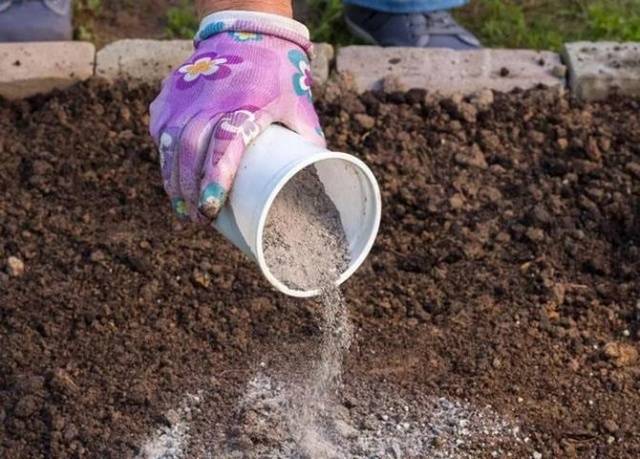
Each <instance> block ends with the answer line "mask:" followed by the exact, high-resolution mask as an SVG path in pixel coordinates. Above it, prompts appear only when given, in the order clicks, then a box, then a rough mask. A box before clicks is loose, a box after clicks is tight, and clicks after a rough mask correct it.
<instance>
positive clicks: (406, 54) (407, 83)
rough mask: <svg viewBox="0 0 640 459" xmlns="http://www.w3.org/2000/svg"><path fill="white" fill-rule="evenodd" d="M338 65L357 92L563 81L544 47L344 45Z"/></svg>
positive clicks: (465, 90) (463, 89)
mask: <svg viewBox="0 0 640 459" xmlns="http://www.w3.org/2000/svg"><path fill="white" fill-rule="evenodd" d="M336 68H337V71H338V72H339V73H350V74H351V75H352V76H353V80H354V83H355V86H356V89H357V90H358V91H360V92H362V91H366V90H369V89H385V88H394V89H411V88H425V89H427V90H429V91H432V92H439V93H441V94H443V95H451V94H456V93H462V94H473V93H477V92H478V91H481V90H483V89H492V90H494V91H504V92H506V91H510V90H512V89H514V88H522V89H528V88H532V87H535V86H537V85H540V84H544V85H546V86H549V87H564V86H565V85H566V81H565V78H564V77H563V74H564V66H563V64H562V62H561V60H560V56H559V55H558V54H556V53H552V52H548V51H542V52H538V51H531V50H504V49H483V50H476V51H452V50H447V49H418V48H380V47H376V46H347V47H345V48H341V49H340V50H338V55H337V58H336ZM389 82H392V83H393V84H390V83H389Z"/></svg>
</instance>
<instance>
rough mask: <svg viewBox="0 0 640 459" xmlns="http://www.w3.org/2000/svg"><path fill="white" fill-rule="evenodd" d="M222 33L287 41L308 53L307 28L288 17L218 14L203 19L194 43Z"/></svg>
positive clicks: (259, 13)
mask: <svg viewBox="0 0 640 459" xmlns="http://www.w3.org/2000/svg"><path fill="white" fill-rule="evenodd" d="M224 32H239V33H259V34H264V35H270V36H274V37H279V38H282V39H285V40H288V41H291V42H293V43H295V44H296V45H298V46H299V47H301V48H302V49H304V51H305V52H306V53H307V54H309V53H310V52H311V47H312V45H311V41H310V38H309V29H307V27H306V26H305V25H304V24H302V23H300V22H298V21H296V20H294V19H291V18H288V17H285V16H279V15H277V14H270V13H261V12H258V11H236V10H228V11H220V12H217V13H212V14H209V15H208V16H205V17H204V19H202V21H201V22H200V28H199V29H198V32H197V33H196V36H195V38H194V42H195V45H196V47H197V46H198V44H199V43H201V42H202V41H204V40H207V39H209V38H211V37H213V36H214V35H217V34H219V33H224Z"/></svg>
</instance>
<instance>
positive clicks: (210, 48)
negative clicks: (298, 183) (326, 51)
mask: <svg viewBox="0 0 640 459" xmlns="http://www.w3.org/2000/svg"><path fill="white" fill-rule="evenodd" d="M195 48H196V49H195V53H194V54H193V56H192V57H191V58H190V59H189V60H188V61H187V62H186V63H185V64H183V65H182V66H180V67H179V68H178V69H177V70H176V71H175V72H173V73H172V74H171V75H170V76H169V77H168V78H167V79H165V81H164V83H163V87H162V91H161V93H160V95H159V96H158V98H157V99H156V100H155V101H154V102H153V103H152V104H151V135H152V136H153V137H154V139H155V140H156V143H157V144H158V147H159V150H160V158H161V166H162V178H163V181H164V186H165V189H166V191H167V193H168V195H169V197H170V198H171V202H172V206H173V208H174V210H175V211H176V213H177V214H178V215H179V216H180V217H186V216H190V217H191V219H193V220H196V221H200V222H210V221H211V220H212V219H214V218H215V217H216V215H217V214H218V212H219V211H220V209H221V207H222V206H223V205H224V203H225V200H226V198H227V195H228V193H229V192H230V190H231V186H232V184H233V179H234V176H235V174H236V170H237V168H238V165H239V163H240V160H241V158H242V155H243V153H244V151H245V149H246V148H247V145H249V143H250V142H251V141H252V140H253V139H254V138H256V137H257V136H258V135H259V134H260V133H261V132H262V131H263V130H264V129H265V128H266V127H268V126H269V125H270V124H272V123H281V124H284V125H285V126H287V127H288V128H290V129H292V130H294V131H296V132H297V133H299V134H300V135H302V136H304V137H306V138H307V139H309V140H310V141H312V142H314V143H317V144H319V145H322V146H324V137H323V135H322V131H321V129H320V125H319V122H318V117H317V115H316V112H315V110H314V108H313V104H312V100H311V68H310V65H309V59H308V55H307V53H308V52H309V50H310V48H311V43H310V41H309V36H308V30H307V28H306V27H305V26H303V25H302V24H300V23H298V22H296V21H294V20H293V19H289V18H285V17H281V16H277V15H272V14H266V13H255V12H246V11H226V12H221V13H214V14H212V15H209V16H207V17H206V18H205V19H204V20H203V21H202V24H201V26H200V30H199V31H198V34H197V35H196V40H195Z"/></svg>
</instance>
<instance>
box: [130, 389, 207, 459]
mask: <svg viewBox="0 0 640 459" xmlns="http://www.w3.org/2000/svg"><path fill="white" fill-rule="evenodd" d="M201 399H202V395H201V394H200V395H192V394H187V396H186V397H185V399H184V400H183V402H182V403H181V404H180V406H179V407H178V409H177V410H169V411H168V412H167V413H165V414H164V416H163V425H162V426H160V427H159V428H158V429H156V431H155V432H154V433H153V435H152V436H151V437H149V438H148V439H147V440H145V441H144V443H143V444H142V447H141V448H140V452H139V453H138V455H137V456H136V459H179V458H182V457H184V452H185V450H186V448H187V445H188V444H189V438H190V432H189V430H190V422H191V418H192V413H193V411H194V410H197V409H198V404H199V403H200V401H201Z"/></svg>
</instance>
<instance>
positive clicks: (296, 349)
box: [0, 82, 640, 459]
mask: <svg viewBox="0 0 640 459" xmlns="http://www.w3.org/2000/svg"><path fill="white" fill-rule="evenodd" d="M155 93H156V90H155V89H154V88H136V89H127V88H126V87H124V86H115V87H107V86H105V85H102V84H98V83H96V82H89V83H86V84H82V85H79V86H76V87H74V88H72V89H70V90H69V91H65V92H62V93H57V94H54V95H52V96H49V97H36V98H33V99H30V100H27V101H20V102H15V103H10V102H6V101H0V157H2V162H0V349H2V352H0V456H8V457H16V458H22V457H28V458H31V457H42V456H44V457H104V458H130V457H135V455H137V454H138V453H139V452H140V447H141V445H143V444H144V442H145V441H146V439H148V438H149V436H150V435H153V433H154V432H155V431H156V430H157V429H158V427H159V426H160V425H162V423H163V421H162V419H163V416H164V415H165V413H167V411H168V410H171V409H175V407H179V406H180V404H181V403H182V400H183V398H184V394H186V393H198V392H197V391H198V390H199V389H202V391H203V398H202V402H201V403H200V405H199V411H198V412H195V413H193V415H192V417H193V419H192V421H191V422H190V423H189V426H190V428H189V432H190V435H191V436H190V442H189V444H188V445H187V450H186V453H185V455H186V457H189V458H192V457H193V458H201V457H202V458H207V457H211V454H208V452H210V451H212V448H211V447H212V446H215V445H219V444H224V443H220V442H219V441H218V439H216V438H214V437H215V436H214V433H215V432H224V431H225V430H224V429H225V428H228V427H229V426H232V425H233V423H234V422H235V420H236V419H237V417H236V416H237V409H238V403H239V401H240V400H243V397H244V396H245V395H246V389H247V386H248V384H249V382H250V381H251V380H252V379H254V378H255V377H256V375H257V372H256V369H257V368H262V367H261V366H260V362H264V363H265V367H264V368H265V370H263V371H264V373H263V375H264V376H265V377H266V376H268V377H269V378H270V380H271V381H272V384H276V385H277V384H284V381H286V378H282V376H281V375H282V374H291V371H289V370H288V369H287V371H284V372H280V369H278V368H277V365H278V362H282V361H283V360H284V361H289V360H290V361H293V362H292V364H293V363H296V364H297V363H300V362H301V363H302V364H301V365H299V366H300V368H304V369H305V371H306V369H307V368H306V367H305V366H304V363H305V362H306V363H307V365H308V363H309V361H311V360H312V358H311V357H312V356H317V352H318V351H317V350H318V344H317V343H319V342H320V338H321V336H322V330H321V329H320V327H319V326H318V320H317V318H318V317H319V315H320V313H321V311H320V306H319V305H318V304H317V303H316V302H314V301H304V302H302V304H301V303H300V302H299V301H295V302H294V301H291V300H289V299H287V298H283V295H280V294H277V293H275V292H273V291H271V290H270V289H269V286H268V285H267V284H266V282H265V281H264V280H263V279H262V278H261V276H260V274H259V273H258V272H257V270H256V269H255V266H254V264H253V263H252V262H250V261H248V260H245V259H244V258H243V256H242V255H241V254H240V253H238V251H237V250H234V249H232V248H231V247H230V246H229V244H228V243H227V242H225V241H224V240H223V239H222V238H221V237H219V236H218V235H216V234H215V232H212V230H211V229H210V228H197V227H194V226H192V225H187V224H184V223H182V222H178V221H177V220H175V219H172V218H171V216H170V206H169V204H168V200H167V198H166V195H165V193H164V191H163V190H162V185H161V180H160V174H159V171H158V153H157V151H156V148H155V146H154V145H153V142H152V141H151V140H150V139H149V136H148V126H147V125H148V119H147V110H148V103H149V101H151V100H152V99H153V98H154V97H155ZM329 95H330V94H327V95H325V96H324V97H320V98H319V99H318V102H317V107H318V109H319V113H320V116H321V118H322V124H323V126H324V128H325V134H326V135H327V140H328V142H329V146H330V148H332V149H334V150H336V151H349V152H353V153H355V154H357V155H359V156H360V157H361V158H362V159H363V160H364V161H366V162H367V164H369V165H371V167H372V169H373V171H374V173H375V174H376V176H377V177H378V179H379V181H380V185H381V191H382V197H383V206H384V209H385V212H384V213H383V221H382V225H381V233H380V236H379V237H378V239H377V242H376V245H375V246H374V248H373V251H372V253H371V255H370V257H369V259H368V260H367V262H366V263H365V264H364V265H363V267H362V268H361V269H359V270H358V272H357V273H356V275H355V276H354V277H353V278H352V279H351V280H350V281H349V282H348V283H347V284H346V285H345V286H344V288H343V292H344V294H345V297H346V301H347V302H348V304H349V309H350V313H351V318H352V320H353V323H354V329H355V330H354V340H353V344H352V346H351V348H350V350H349V352H348V353H347V355H346V358H345V363H344V366H343V368H344V374H343V381H344V384H343V386H342V389H341V391H340V392H339V394H337V396H338V399H339V403H340V406H342V407H344V408H345V409H348V410H349V412H350V414H349V416H348V417H347V422H348V423H350V424H351V426H353V427H354V428H355V429H357V430H358V431H362V427H361V426H359V425H358V423H357V422H356V421H357V420H359V419H364V418H366V416H364V415H361V414H359V413H378V414H380V415H382V414H384V413H380V412H376V409H377V408H376V407H378V406H389V403H392V401H393V398H394V397H395V398H399V399H402V400H403V402H402V404H401V405H403V406H404V405H406V406H408V407H409V409H410V412H414V411H413V410H414V408H415V410H416V412H417V413H420V412H421V410H422V408H421V407H425V406H430V405H429V401H428V398H429V397H433V398H434V399H439V398H444V399H446V400H449V401H452V402H453V401H455V400H464V401H465V402H464V403H465V406H466V407H467V408H469V409H470V410H474V408H473V407H478V408H479V407H485V406H486V405H491V407H492V408H491V412H493V413H495V414H496V415H499V419H511V420H513V422H514V423H515V424H517V425H520V426H521V428H522V431H523V432H522V434H521V435H522V436H523V437H524V438H529V441H528V442H525V441H524V439H523V441H521V442H516V441H513V442H512V441H507V442H506V443H505V444H503V445H502V451H504V452H505V454H503V455H499V457H504V456H506V455H508V453H509V452H511V454H512V456H513V457H532V456H533V453H534V452H536V451H537V452H538V453H539V454H542V457H543V458H546V457H568V458H575V457H615V458H630V459H635V458H638V457H640V441H639V439H638V435H637V433H638V432H640V418H639V417H638V416H637V412H636V410H633V409H630V407H637V406H640V392H639V391H638V389H639V386H638V381H639V380H640V379H639V377H638V375H639V374H640V358H639V357H638V351H639V350H640V345H639V340H640V333H639V330H640V313H639V312H638V311H640V309H638V307H637V304H638V300H639V299H640V282H639V279H640V264H639V263H640V262H639V260H640V239H639V235H640V213H639V211H638V209H640V119H639V118H638V116H637V115H638V113H640V102H639V101H637V100H632V99H624V98H613V99H610V100H608V101H605V102H599V103H592V104H584V103H580V102H577V101H574V100H571V99H569V98H568V97H566V96H561V95H558V94H557V92H555V91H547V90H534V91H528V92H519V93H514V94H495V95H493V96H491V95H490V94H488V93H487V94H486V97H483V98H482V104H480V101H479V100H478V101H475V100H473V99H469V100H467V99H463V98H453V99H447V100H437V99H435V98H433V97H430V96H429V95H425V94H424V92H422V91H410V92H408V93H393V94H388V95H383V94H377V93H366V94H363V95H361V96H357V95H355V94H350V93H341V94H340V97H339V98H336V99H335V100H332V99H331V98H330V97H329ZM10 257H15V258H16V259H19V260H21V261H22V263H21V265H20V269H19V274H20V275H18V276H16V275H15V274H16V269H15V268H16V264H15V260H13V262H12V263H9V258H10ZM10 273H13V274H10ZM270 369H274V371H273V372H271V371H270V372H266V370H270ZM275 369H277V370H278V371H275ZM392 395H393V397H392ZM389 399H391V401H390V402H386V401H385V400H389ZM398 406H400V405H398ZM338 412H340V411H338ZM400 412H401V411H398V413H400ZM424 412H427V410H425V411H424ZM415 417H416V422H417V420H419V419H420V416H418V415H417V414H416V416H415ZM389 419H393V418H392V416H391V415H390V414H389ZM352 420H354V421H353V422H351V421H352ZM407 422H413V420H411V419H409V421H407ZM394 428H395V427H394ZM427 431H428V429H427ZM225 438H226V437H225ZM477 438H478V441H479V444H481V443H482V435H479V437H477ZM255 441H256V443H258V444H259V440H258V439H256V440H255ZM478 451H479V452H478V454H476V456H475V457H487V456H490V455H491V454H492V452H493V450H491V449H490V448H489V449H483V448H482V447H479V448H478ZM536 457H539V456H536Z"/></svg>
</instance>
